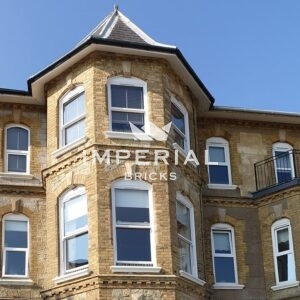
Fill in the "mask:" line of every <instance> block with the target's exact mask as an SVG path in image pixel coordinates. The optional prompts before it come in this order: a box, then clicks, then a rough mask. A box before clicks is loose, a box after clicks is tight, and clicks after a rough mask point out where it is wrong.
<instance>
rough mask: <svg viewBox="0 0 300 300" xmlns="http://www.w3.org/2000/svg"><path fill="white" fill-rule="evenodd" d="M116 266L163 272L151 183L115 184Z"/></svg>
mask: <svg viewBox="0 0 300 300" xmlns="http://www.w3.org/2000/svg"><path fill="white" fill-rule="evenodd" d="M112 209H113V226H114V233H113V236H114V252H115V267H113V268H112V270H113V271H118V272H122V270H123V271H126V270H128V268H129V269H132V270H133V269H134V271H135V272H139V271H141V272H142V271H146V272H159V269H160V268H155V267H156V255H155V244H154V233H153V211H152V196H151V185H150V184H148V183H146V182H144V181H141V180H137V181H128V180H119V181H116V182H114V183H113V185H112Z"/></svg>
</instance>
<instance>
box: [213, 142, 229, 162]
mask: <svg viewBox="0 0 300 300" xmlns="http://www.w3.org/2000/svg"><path fill="white" fill-rule="evenodd" d="M209 161H210V162H222V163H225V162H226V161H225V151H224V148H223V147H214V146H209Z"/></svg>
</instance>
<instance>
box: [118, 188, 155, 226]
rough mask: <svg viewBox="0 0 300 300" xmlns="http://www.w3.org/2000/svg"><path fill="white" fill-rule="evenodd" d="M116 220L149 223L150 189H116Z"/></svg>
mask: <svg viewBox="0 0 300 300" xmlns="http://www.w3.org/2000/svg"><path fill="white" fill-rule="evenodd" d="M115 197H116V199H115V202H116V222H117V223H119V222H130V223H133V222H141V223H149V221H150V219H149V199H148V191H142V190H124V189H123V190H122V189H115Z"/></svg>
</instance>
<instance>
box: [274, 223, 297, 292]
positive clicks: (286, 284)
mask: <svg viewBox="0 0 300 300" xmlns="http://www.w3.org/2000/svg"><path fill="white" fill-rule="evenodd" d="M286 228H287V229H288V234H289V246H290V249H289V250H286V251H282V252H280V253H279V252H278V240H277V231H279V230H282V229H286ZM271 235H272V246H273V258H274V271H275V280H276V285H275V286H273V287H271V289H272V290H279V289H284V288H289V287H292V286H298V285H299V281H297V280H296V266H295V256H294V245H293V237H292V229H291V223H290V220H289V219H286V218H283V219H280V220H278V221H276V222H274V223H273V224H272V226H271ZM282 255H288V259H289V261H288V266H289V267H290V268H289V271H290V273H289V277H290V278H289V279H288V280H286V281H279V275H278V264H277V257H278V256H282Z"/></svg>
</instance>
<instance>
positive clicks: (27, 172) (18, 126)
mask: <svg viewBox="0 0 300 300" xmlns="http://www.w3.org/2000/svg"><path fill="white" fill-rule="evenodd" d="M10 128H22V129H25V130H26V131H27V132H28V150H27V151H25V150H10V149H7V130H8V129H10ZM4 146H5V148H4V149H5V154H4V156H5V160H4V161H5V163H4V171H5V172H6V173H10V174H26V175H29V174H30V129H29V127H27V126H24V125H21V124H9V125H7V126H6V127H5V145H4ZM9 154H14V155H24V156H26V172H13V171H8V155H9Z"/></svg>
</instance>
